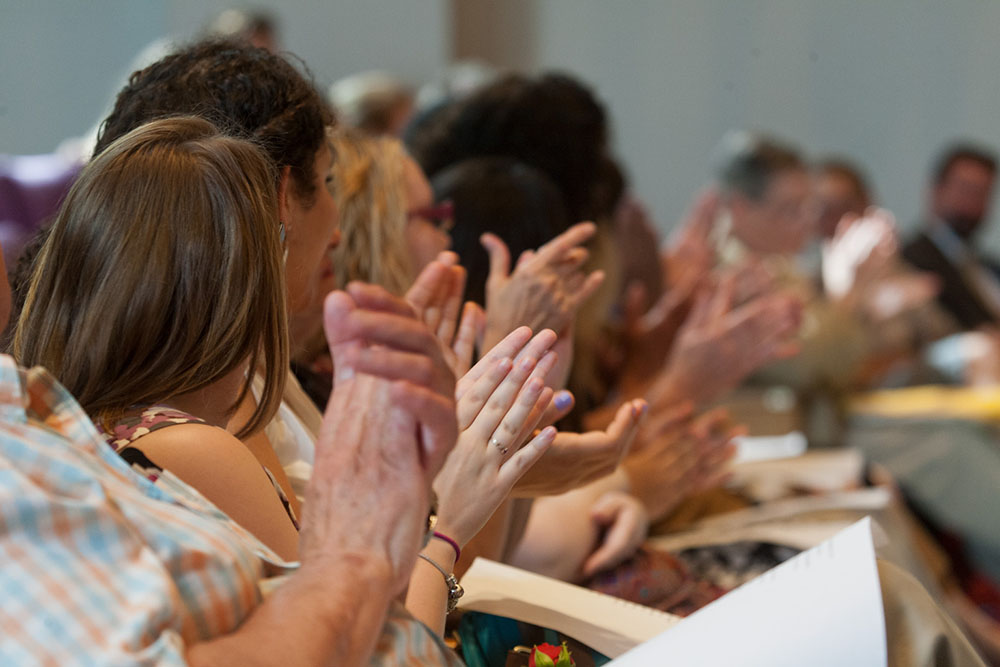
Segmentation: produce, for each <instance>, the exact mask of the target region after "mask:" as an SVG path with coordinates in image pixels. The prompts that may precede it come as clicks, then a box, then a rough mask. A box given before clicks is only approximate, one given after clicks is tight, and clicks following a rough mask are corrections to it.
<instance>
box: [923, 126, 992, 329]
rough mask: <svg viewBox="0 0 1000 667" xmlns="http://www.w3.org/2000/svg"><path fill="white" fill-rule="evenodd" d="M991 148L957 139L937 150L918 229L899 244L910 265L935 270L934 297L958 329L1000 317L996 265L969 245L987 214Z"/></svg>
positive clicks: (990, 180) (973, 245)
mask: <svg viewBox="0 0 1000 667" xmlns="http://www.w3.org/2000/svg"><path fill="white" fill-rule="evenodd" d="M996 171H997V161H996V157H994V155H993V153H992V152H990V151H988V150H986V149H983V148H980V147H978V146H973V145H966V144H957V145H954V146H950V147H948V148H947V149H945V151H944V152H943V153H942V154H941V156H940V157H939V158H938V160H937V162H936V163H935V165H934V169H933V172H932V174H931V183H930V186H929V188H928V193H927V195H928V202H927V214H926V220H925V221H924V225H923V229H922V230H921V231H920V232H919V233H918V234H917V236H916V237H914V239H913V240H912V241H910V242H909V243H908V244H907V245H906V247H905V248H904V249H903V257H905V258H906V260H907V261H908V262H910V263H911V264H912V265H913V266H915V267H916V268H918V269H920V270H922V271H930V272H932V273H934V274H935V275H937V276H938V278H939V280H940V285H941V291H940V293H939V295H938V302H939V303H940V304H941V307H942V308H944V309H945V310H946V311H948V312H949V313H951V315H952V316H954V318H955V320H957V322H958V323H959V324H960V325H961V326H962V327H963V328H964V329H974V328H976V327H978V326H980V325H984V324H994V323H996V322H997V321H998V318H1000V280H998V278H997V271H998V268H1000V267H998V265H997V264H996V262H994V261H993V260H991V259H990V258H988V257H985V256H983V255H982V254H981V253H979V252H978V251H977V250H976V248H975V237H976V233H977V232H978V231H979V230H980V229H981V228H982V226H983V224H984V222H985V221H986V219H987V218H988V216H989V209H990V203H991V200H992V197H993V184H994V181H995V179H996Z"/></svg>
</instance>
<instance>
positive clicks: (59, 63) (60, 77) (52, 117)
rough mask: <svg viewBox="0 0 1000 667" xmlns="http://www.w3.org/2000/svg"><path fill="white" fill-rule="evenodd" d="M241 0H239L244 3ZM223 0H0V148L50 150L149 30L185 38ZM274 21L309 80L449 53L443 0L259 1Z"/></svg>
mask: <svg viewBox="0 0 1000 667" xmlns="http://www.w3.org/2000/svg"><path fill="white" fill-rule="evenodd" d="M243 5H246V3H243ZM229 6H240V3H238V2H226V1H225V0H87V1H86V2H79V1H76V0H0V153H13V154H30V153H43V152H48V151H51V150H53V149H55V147H56V146H57V145H58V144H59V142H60V141H61V140H62V139H64V138H66V137H69V136H75V135H79V134H83V133H84V132H85V131H86V130H87V129H88V128H89V127H90V126H91V125H93V124H94V123H95V122H97V120H99V118H100V117H101V115H102V111H103V109H104V108H105V105H106V104H108V101H109V100H110V99H111V97H112V96H113V94H114V92H115V91H116V90H117V89H118V87H119V86H120V84H121V83H122V82H123V79H124V77H125V76H126V75H127V73H128V65H129V63H130V62H131V61H132V59H133V58H134V57H135V56H136V54H138V53H139V52H140V51H141V50H142V49H143V47H144V46H146V45H147V44H148V43H149V42H151V41H152V40H154V39H156V38H158V37H161V36H164V35H168V34H169V35H173V36H176V37H179V38H181V39H189V38H191V37H192V36H194V35H195V34H197V33H198V31H199V30H200V28H201V26H202V25H204V24H205V23H206V22H207V21H208V20H209V19H211V18H212V17H213V16H214V15H215V14H217V13H218V12H219V11H221V10H222V9H225V8H226V7H229ZM253 6H257V7H263V8H270V9H271V11H273V12H274V14H275V15H277V17H278V19H279V21H280V24H281V38H282V43H283V45H284V48H286V49H288V50H289V51H292V52H294V53H296V54H297V55H299V56H300V57H302V58H303V59H304V60H305V61H306V63H307V64H308V65H309V67H310V69H311V70H312V72H313V74H314V76H315V78H316V80H317V82H318V83H320V84H321V85H324V86H325V85H326V84H329V83H331V82H332V81H334V80H336V79H337V78H339V77H342V76H345V75H348V74H353V73H355V72H357V71H360V70H364V69H372V68H384V69H389V70H392V71H394V72H396V73H398V74H399V75H401V76H403V77H404V78H407V79H409V80H411V81H413V82H414V83H421V82H423V81H424V80H426V79H428V78H430V77H432V76H434V75H435V74H436V73H437V72H439V71H440V70H441V69H442V68H443V66H444V65H445V63H446V61H447V59H448V56H449V54H450V50H451V46H450V38H449V34H450V30H451V29H450V14H449V12H448V8H447V5H446V3H445V0H417V1H416V2H403V1H395V0H364V1H363V2H352V1H351V0H322V1H321V0H283V1H281V2H274V1H271V2H256V3H253Z"/></svg>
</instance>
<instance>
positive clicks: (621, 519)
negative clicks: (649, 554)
mask: <svg viewBox="0 0 1000 667" xmlns="http://www.w3.org/2000/svg"><path fill="white" fill-rule="evenodd" d="M590 518H591V520H592V521H593V522H594V525H596V526H597V527H598V529H599V530H600V541H599V542H598V544H597V548H596V549H595V550H594V552H593V553H591V554H590V555H589V556H588V557H587V560H586V561H584V563H583V571H582V572H581V574H582V575H583V576H584V577H585V578H589V577H592V576H594V575H595V574H597V573H599V572H603V571H604V570H610V569H611V568H613V567H615V566H617V565H619V564H621V563H623V562H624V561H626V560H628V559H629V558H631V557H632V556H633V555H635V552H636V551H637V550H638V549H639V547H640V546H642V543H643V542H645V541H646V536H647V535H649V515H648V514H647V513H646V508H645V507H644V506H643V504H642V501H640V500H639V499H638V498H636V497H635V496H633V495H631V494H629V493H626V492H624V491H608V492H606V493H605V494H604V495H602V496H601V497H600V498H598V499H597V501H596V502H595V503H594V505H593V507H591V508H590Z"/></svg>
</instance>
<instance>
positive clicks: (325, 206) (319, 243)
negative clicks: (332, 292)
mask: <svg viewBox="0 0 1000 667" xmlns="http://www.w3.org/2000/svg"><path fill="white" fill-rule="evenodd" d="M332 166H333V154H332V153H331V151H330V147H329V145H328V144H327V143H325V142H324V143H323V145H322V147H320V149H319V152H317V153H316V159H315V160H314V162H313V174H312V177H313V186H314V188H315V196H314V201H313V202H312V205H311V206H308V207H306V206H304V205H303V203H302V202H300V201H299V199H298V197H297V196H296V195H295V193H294V189H293V190H292V191H291V192H290V193H289V197H288V204H287V209H286V211H287V213H286V215H287V218H288V219H286V220H284V223H285V230H286V235H287V236H286V243H287V248H288V260H287V261H286V263H285V279H286V282H287V288H288V310H289V312H291V313H296V312H299V311H301V310H304V309H307V308H308V307H309V306H310V304H311V303H313V302H315V301H316V298H317V295H315V294H313V292H314V291H315V290H316V288H317V286H318V285H321V284H325V283H327V282H329V280H325V279H324V278H330V279H332V277H333V264H332V263H331V261H330V251H331V250H333V249H334V248H335V247H336V246H337V243H339V242H340V226H339V214H338V212H337V205H336V202H335V201H334V198H333V193H332V192H331V190H330V184H331V182H332V180H333V177H332V176H331V174H330V168H331V167H332Z"/></svg>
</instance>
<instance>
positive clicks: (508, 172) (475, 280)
mask: <svg viewBox="0 0 1000 667" xmlns="http://www.w3.org/2000/svg"><path fill="white" fill-rule="evenodd" d="M431 187H432V188H433V189H434V199H435V201H441V200H445V199H447V200H451V201H452V202H453V203H454V205H455V227H454V229H452V230H451V241H452V247H451V249H452V250H454V251H455V252H457V253H458V256H459V257H461V258H462V266H464V267H465V268H466V270H467V271H468V279H467V281H466V285H465V298H466V299H468V300H470V301H475V302H476V303H478V304H480V305H483V304H484V303H485V298H486V297H485V293H486V278H487V276H488V275H489V257H488V255H487V254H486V250H484V249H483V247H482V245H481V244H480V243H479V237H480V236H482V235H483V233H484V232H492V233H494V234H496V235H497V236H499V237H500V238H501V239H503V240H504V242H505V243H506V244H507V247H508V248H509V249H510V254H511V257H512V258H513V260H514V261H516V260H517V258H518V257H519V256H520V255H521V253H522V252H524V251H525V250H534V249H535V248H537V247H539V246H540V245H542V244H544V243H546V242H547V241H549V240H551V239H552V238H553V237H554V236H556V234H558V231H559V230H563V229H565V228H566V227H568V226H569V217H568V216H567V214H566V207H565V205H564V204H563V200H562V196H561V195H560V194H559V190H558V189H557V188H556V186H555V184H554V183H553V182H552V180H551V179H550V178H548V177H547V176H546V175H545V174H544V173H543V172H541V171H539V170H538V169H535V168H533V167H529V166H528V165H525V164H522V163H520V162H517V161H516V160H513V159H511V158H497V157H493V158H473V159H471V160H464V161H462V162H459V163H458V164H456V165H453V166H452V167H449V168H448V169H445V170H444V171H442V172H441V173H440V174H438V175H437V176H435V177H434V178H433V179H432V181H431Z"/></svg>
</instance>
